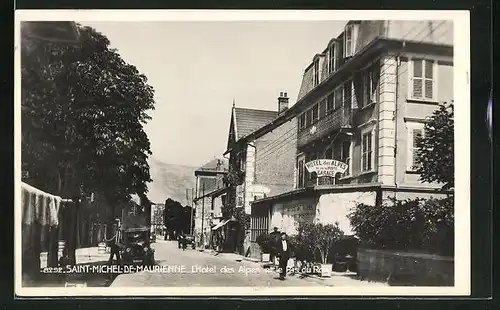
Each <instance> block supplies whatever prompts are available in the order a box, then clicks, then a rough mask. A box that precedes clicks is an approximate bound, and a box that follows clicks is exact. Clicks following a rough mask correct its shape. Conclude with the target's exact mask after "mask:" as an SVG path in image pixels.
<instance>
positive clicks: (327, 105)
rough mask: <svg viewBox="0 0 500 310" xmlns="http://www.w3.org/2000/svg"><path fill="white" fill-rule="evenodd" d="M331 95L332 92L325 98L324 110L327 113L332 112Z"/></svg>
mask: <svg viewBox="0 0 500 310" xmlns="http://www.w3.org/2000/svg"><path fill="white" fill-rule="evenodd" d="M333 96H334V94H333V93H331V94H330V95H328V97H327V98H326V110H327V112H328V113H330V112H332V111H333V106H334V104H333V101H334V100H333Z"/></svg>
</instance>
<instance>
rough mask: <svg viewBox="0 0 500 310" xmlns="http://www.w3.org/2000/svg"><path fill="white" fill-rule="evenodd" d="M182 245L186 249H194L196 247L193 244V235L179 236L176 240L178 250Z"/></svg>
mask: <svg viewBox="0 0 500 310" xmlns="http://www.w3.org/2000/svg"><path fill="white" fill-rule="evenodd" d="M183 245H185V246H186V247H187V246H191V248H193V249H194V248H195V247H196V245H195V242H194V236H193V235H186V234H182V235H180V236H179V240H178V246H179V249H180V248H182V246H183Z"/></svg>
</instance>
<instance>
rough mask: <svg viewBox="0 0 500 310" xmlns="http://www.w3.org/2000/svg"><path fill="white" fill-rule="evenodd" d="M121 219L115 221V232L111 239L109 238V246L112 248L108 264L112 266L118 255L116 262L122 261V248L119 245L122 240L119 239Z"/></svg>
mask: <svg viewBox="0 0 500 310" xmlns="http://www.w3.org/2000/svg"><path fill="white" fill-rule="evenodd" d="M119 226H120V225H119V220H118V219H117V220H115V223H113V232H114V235H113V237H111V239H109V240H107V241H108V244H109V247H110V249H111V253H110V255H109V260H108V265H109V266H111V264H113V257H114V256H115V255H116V262H117V263H118V264H119V263H120V248H119V246H118V243H119V242H120V240H119V233H120V227H119Z"/></svg>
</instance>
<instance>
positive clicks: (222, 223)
mask: <svg viewBox="0 0 500 310" xmlns="http://www.w3.org/2000/svg"><path fill="white" fill-rule="evenodd" d="M229 221H230V220H225V221H223V222H220V223H219V224H217V225H215V226H214V227H212V230H217V229H219V228H221V227H222V226H224V225H226V224H227V223H228V222H229Z"/></svg>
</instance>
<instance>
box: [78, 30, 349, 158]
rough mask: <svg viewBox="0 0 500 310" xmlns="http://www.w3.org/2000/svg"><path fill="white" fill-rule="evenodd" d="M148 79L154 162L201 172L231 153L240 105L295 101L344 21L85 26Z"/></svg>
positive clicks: (272, 107) (260, 106)
mask: <svg viewBox="0 0 500 310" xmlns="http://www.w3.org/2000/svg"><path fill="white" fill-rule="evenodd" d="M80 23H81V24H82V25H84V26H91V27H93V28H95V29H96V30H97V31H98V32H101V33H102V34H104V35H105V36H106V37H107V38H108V39H109V40H110V42H111V47H113V48H116V49H118V53H119V54H120V55H121V56H122V58H123V59H124V60H125V61H126V62H127V63H129V64H132V65H135V66H136V67H137V69H138V70H139V71H140V72H141V73H143V74H145V75H146V76H147V78H148V83H149V84H150V85H151V86H153V88H154V90H155V102H156V103H155V110H154V111H150V112H149V115H150V116H151V117H152V120H150V121H149V123H148V124H146V125H145V127H144V129H145V131H146V133H147V134H148V136H149V139H150V142H151V151H152V152H153V157H154V158H155V159H157V160H160V161H162V162H165V163H169V164H181V165H187V166H193V167H199V166H201V165H203V164H204V163H206V162H208V161H210V160H212V159H213V158H215V157H218V158H221V157H222V154H223V153H224V151H225V150H226V144H227V136H228V132H229V123H230V117H231V107H232V104H233V100H234V102H235V105H236V106H237V107H244V108H253V109H264V110H274V111H276V110H277V107H278V104H277V98H278V95H279V93H280V92H282V91H283V92H287V93H288V97H289V98H290V106H291V105H293V104H294V103H295V102H296V99H297V94H298V90H299V87H300V83H301V81H302V75H303V73H304V70H305V68H306V67H307V66H308V65H309V64H310V63H311V61H312V58H313V56H314V55H315V54H316V53H319V52H322V51H323V50H324V49H325V48H326V46H327V44H328V42H329V41H330V39H331V38H333V37H336V36H337V35H338V34H339V33H340V32H341V31H342V28H343V27H344V25H345V21H244V22H243V21H242V22H237V21H200V22H193V21H189V22H187V21H184V22H183V21H167V22H158V21H156V22H114V21H113V22H89V21H85V22H80Z"/></svg>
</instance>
